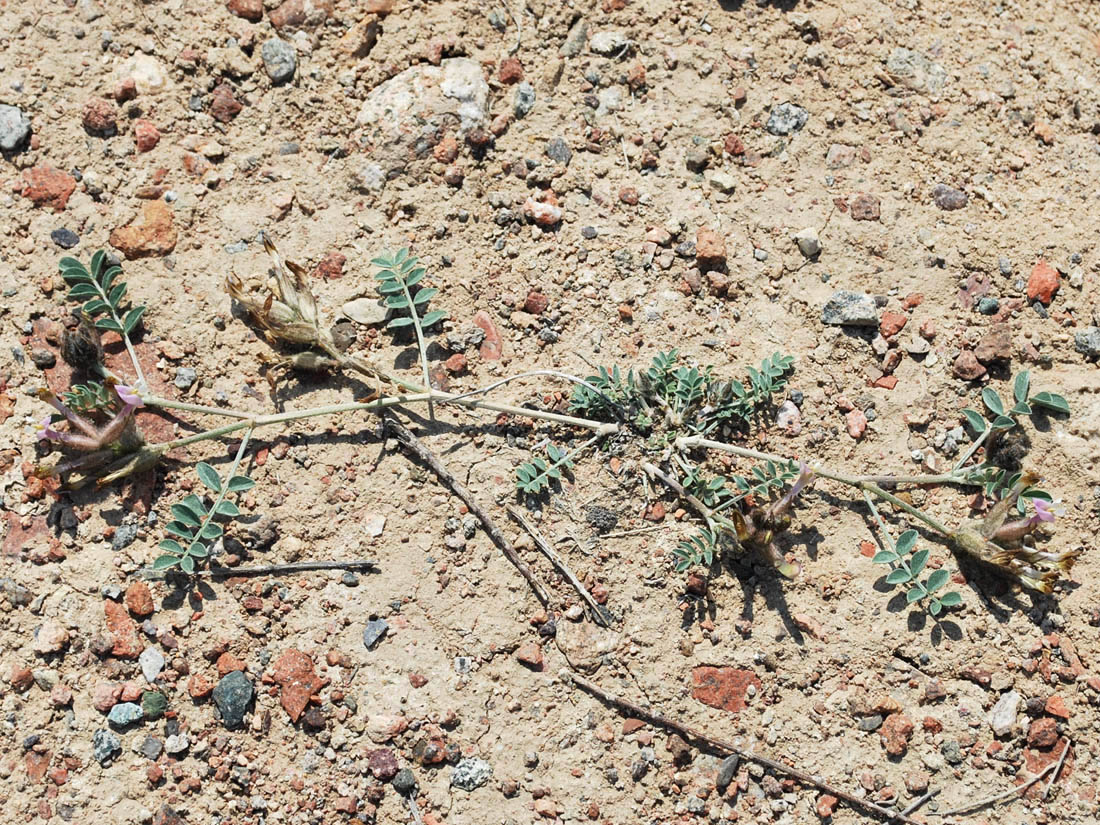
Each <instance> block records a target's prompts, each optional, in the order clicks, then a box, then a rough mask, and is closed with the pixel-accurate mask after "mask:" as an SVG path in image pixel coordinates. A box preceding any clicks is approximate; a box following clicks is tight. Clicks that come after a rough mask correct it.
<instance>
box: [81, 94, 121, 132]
mask: <svg viewBox="0 0 1100 825" xmlns="http://www.w3.org/2000/svg"><path fill="white" fill-rule="evenodd" d="M82 122H83V124H84V130H85V131H86V132H87V133H88V134H89V135H95V136H97V137H111V136H112V135H114V134H116V133H117V132H118V107H116V106H115V104H114V102H113V101H110V100H108V99H107V98H105V97H93V98H92V99H91V100H89V101H88V102H87V103H85V104H84V111H83V114H82Z"/></svg>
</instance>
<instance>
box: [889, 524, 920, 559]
mask: <svg viewBox="0 0 1100 825" xmlns="http://www.w3.org/2000/svg"><path fill="white" fill-rule="evenodd" d="M916 543H917V531H916V530H906V531H905V532H904V533H902V534H901V535H900V536H898V540H897V542H895V543H894V549H895V550H896V551H897V552H898V555H899V556H904V555H905V554H907V553H908V552H909V551H910V550H912V549H913V547H914V546H915V545H916Z"/></svg>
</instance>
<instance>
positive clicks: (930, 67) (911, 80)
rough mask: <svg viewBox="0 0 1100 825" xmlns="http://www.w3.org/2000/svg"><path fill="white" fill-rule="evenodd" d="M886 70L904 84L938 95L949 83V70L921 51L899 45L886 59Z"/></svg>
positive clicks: (925, 92) (917, 90)
mask: <svg viewBox="0 0 1100 825" xmlns="http://www.w3.org/2000/svg"><path fill="white" fill-rule="evenodd" d="M886 71H887V72H888V73H889V74H890V75H891V76H892V77H893V78H895V79H896V80H897V81H898V82H899V83H900V84H901V85H902V86H907V87H908V88H910V89H913V90H914V91H916V92H921V93H923V94H928V95H938V94H939V93H940V92H942V91H943V87H944V86H945V85H946V84H947V72H946V71H945V70H944V68H943V66H941V65H940V64H939V63H934V62H932V61H931V60H929V59H928V58H927V57H925V56H924V55H923V54H921V53H920V52H915V51H912V50H910V49H906V48H902V47H901V46H898V47H897V48H895V49H894V50H893V51H892V52H891V53H890V56H889V57H888V58H887V59H886Z"/></svg>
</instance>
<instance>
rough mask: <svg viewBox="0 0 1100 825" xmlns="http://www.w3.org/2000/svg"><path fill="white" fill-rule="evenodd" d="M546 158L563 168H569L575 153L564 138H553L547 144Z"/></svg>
mask: <svg viewBox="0 0 1100 825" xmlns="http://www.w3.org/2000/svg"><path fill="white" fill-rule="evenodd" d="M546 156H547V157H548V158H550V160H552V161H555V162H556V163H560V164H561V165H562V166H568V165H569V161H571V160H572V159H573V151H572V150H571V149H570V148H569V144H568V143H566V142H565V141H564V140H563V139H562V138H560V137H559V138H553V139H552V140H550V141H548V142H547V144H546Z"/></svg>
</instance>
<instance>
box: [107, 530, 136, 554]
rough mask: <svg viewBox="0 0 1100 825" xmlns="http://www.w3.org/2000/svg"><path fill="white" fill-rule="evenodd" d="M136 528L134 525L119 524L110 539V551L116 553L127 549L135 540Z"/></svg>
mask: <svg viewBox="0 0 1100 825" xmlns="http://www.w3.org/2000/svg"><path fill="white" fill-rule="evenodd" d="M137 534H138V526H137V525H136V524H120V525H119V526H118V527H117V528H116V529H115V534H114V536H112V537H111V549H112V550H114V551H115V552H116V553H117V552H118V551H119V550H121V549H123V548H124V547H128V546H129V545H130V544H132V543H133V541H134V539H136V538H137Z"/></svg>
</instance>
